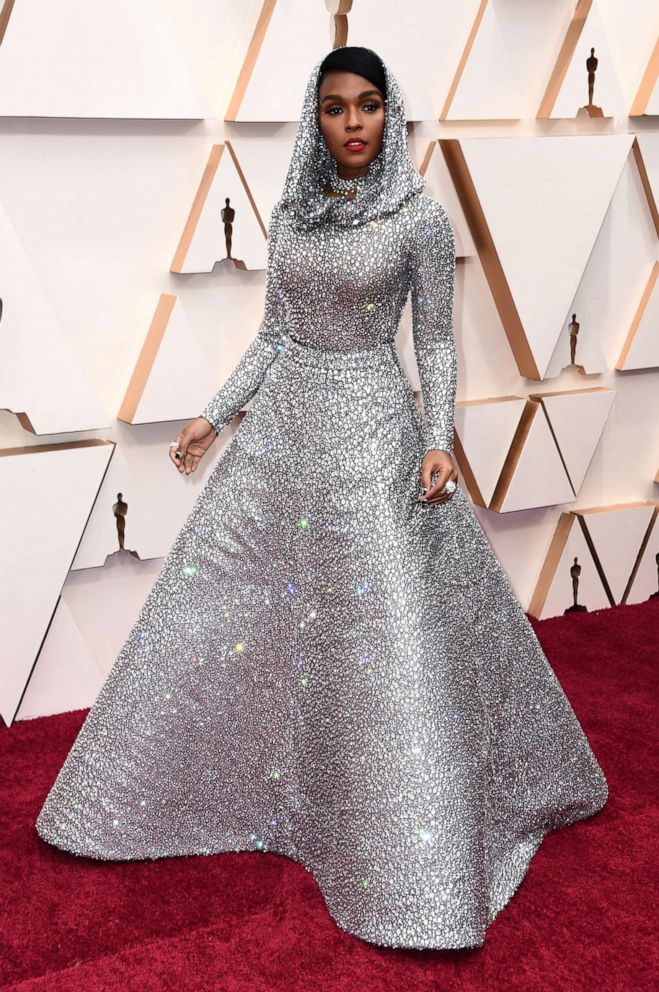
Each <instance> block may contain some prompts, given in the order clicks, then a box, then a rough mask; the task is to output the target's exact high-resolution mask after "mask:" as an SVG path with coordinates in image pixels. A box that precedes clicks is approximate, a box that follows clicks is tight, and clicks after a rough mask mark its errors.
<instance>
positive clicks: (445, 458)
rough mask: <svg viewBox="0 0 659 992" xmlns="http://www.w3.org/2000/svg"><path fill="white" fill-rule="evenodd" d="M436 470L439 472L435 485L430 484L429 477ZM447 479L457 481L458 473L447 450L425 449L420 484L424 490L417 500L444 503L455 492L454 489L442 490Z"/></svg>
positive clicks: (433, 504)
mask: <svg viewBox="0 0 659 992" xmlns="http://www.w3.org/2000/svg"><path fill="white" fill-rule="evenodd" d="M436 472H437V473H439V474H438V476H437V480H436V482H435V485H434V486H431V485H430V482H431V478H432V476H433V475H434V474H435V473H436ZM449 479H451V480H452V481H453V482H456V483H457V479H458V473H457V469H456V467H455V465H454V464H453V459H452V458H451V456H450V455H449V453H448V451H439V450H433V451H427V452H426V453H425V455H424V456H423V461H422V463H421V486H422V488H423V489H425V490H426V491H425V493H423V494H422V495H421V496H419V497H418V499H419V501H420V502H421V503H429V504H430V505H431V506H437V504H438V503H446V502H447V500H449V499H451V497H452V496H453V493H454V492H455V489H451V491H450V492H446V491H445V490H444V485H445V484H446V483H447V482H448V481H449Z"/></svg>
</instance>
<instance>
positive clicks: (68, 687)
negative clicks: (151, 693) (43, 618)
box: [16, 598, 105, 720]
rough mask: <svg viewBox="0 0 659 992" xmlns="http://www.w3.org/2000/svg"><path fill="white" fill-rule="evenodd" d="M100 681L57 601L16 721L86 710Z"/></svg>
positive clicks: (65, 609)
mask: <svg viewBox="0 0 659 992" xmlns="http://www.w3.org/2000/svg"><path fill="white" fill-rule="evenodd" d="M64 666H66V667H64ZM104 681H105V677H104V675H103V674H102V672H101V670H100V669H99V667H98V665H97V664H96V662H95V660H94V657H93V655H92V653H91V651H90V650H89V647H88V646H87V644H86V643H85V641H84V638H83V637H82V635H81V633H80V630H79V629H78V626H77V624H76V622H75V620H74V619H73V617H72V615H71V611H70V609H69V607H68V605H67V603H66V601H65V600H64V599H63V598H60V600H59V603H58V605H57V609H56V610H55V616H54V617H53V622H52V623H51V625H50V627H49V628H48V634H47V636H46V641H45V643H44V645H43V647H42V649H41V653H40V654H39V658H38V659H37V663H36V665H35V667H34V670H33V672H32V676H31V678H30V681H29V682H28V684H27V688H26V690H25V694H24V696H23V698H22V700H21V705H20V707H19V709H18V713H17V714H16V719H17V720H31V719H33V718H34V717H37V716H50V715H51V714H52V713H66V712H69V711H71V710H81V709H86V708H87V707H89V706H91V705H92V704H93V703H94V701H95V699H96V697H97V695H98V692H99V689H100V688H101V686H102V685H103V682H104Z"/></svg>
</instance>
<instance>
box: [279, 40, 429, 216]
mask: <svg viewBox="0 0 659 992" xmlns="http://www.w3.org/2000/svg"><path fill="white" fill-rule="evenodd" d="M339 47H346V46H339ZM368 51H370V52H372V53H373V55H375V56H376V57H377V58H379V59H380V62H381V63H382V66H383V69H384V73H385V78H386V83H387V95H386V99H385V122H384V131H383V135H382V148H381V149H380V151H379V152H378V154H377V155H376V157H375V158H374V159H373V160H372V162H370V164H369V167H368V171H367V172H366V173H365V174H364V175H363V176H359V177H357V178H356V179H354V180H347V181H346V180H342V179H340V177H339V175H338V171H337V161H336V159H335V158H334V156H333V155H331V154H330V152H329V149H328V147H327V145H326V143H325V139H324V137H323V134H322V132H321V130H320V127H319V124H318V76H319V73H320V66H321V64H322V62H323V59H320V60H319V61H318V62H317V64H316V65H315V66H314V68H313V70H312V72H311V75H310V76H309V81H308V82H307V87H306V91H305V95H304V100H303V103H302V111H301V113H300V123H299V126H298V129H297V134H296V136H295V143H294V146H293V155H292V158H291V163H290V165H289V168H288V173H287V176H286V180H285V183H284V189H283V192H282V196H281V200H280V203H281V205H282V206H283V208H284V209H286V210H287V211H288V212H289V214H291V215H292V216H293V219H294V223H295V225H296V226H297V227H298V228H310V227H314V226H316V225H317V224H320V223H322V222H324V221H325V220H328V221H331V222H333V223H335V224H339V225H341V226H353V225H356V224H364V223H366V222H368V221H371V220H376V219H378V218H379V217H382V216H384V215H386V214H389V213H391V212H392V211H394V210H397V209H398V207H399V206H400V205H401V203H403V202H404V201H405V200H407V199H409V197H411V196H413V195H414V194H416V193H420V192H421V191H422V190H423V189H424V187H425V185H426V180H425V179H424V177H423V176H421V175H420V173H419V172H418V171H417V170H416V169H415V167H414V164H413V162H412V159H411V157H410V152H409V147H408V143H407V126H406V121H407V115H406V112H405V104H404V101H403V96H402V93H401V91H400V87H399V85H398V82H397V80H396V77H395V76H394V74H393V73H392V71H391V69H390V68H389V66H388V65H386V63H385V62H384V61H383V59H382V58H381V57H380V56H379V55H377V53H376V52H373V50H372V49H368ZM324 57H325V56H323V58H324ZM328 183H330V184H331V185H333V186H334V188H335V189H337V188H341V185H342V186H343V188H346V187H348V188H353V187H354V188H355V189H356V191H357V192H356V195H355V197H354V198H353V199H352V200H347V199H345V198H344V197H334V196H325V194H324V189H325V186H326V185H327V184H328Z"/></svg>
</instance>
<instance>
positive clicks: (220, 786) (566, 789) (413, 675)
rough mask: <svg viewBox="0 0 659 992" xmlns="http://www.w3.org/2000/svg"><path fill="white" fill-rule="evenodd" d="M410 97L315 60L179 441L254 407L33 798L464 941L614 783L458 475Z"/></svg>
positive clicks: (452, 367) (422, 933)
mask: <svg viewBox="0 0 659 992" xmlns="http://www.w3.org/2000/svg"><path fill="white" fill-rule="evenodd" d="M405 120H406V118H405V110H404V106H403V101H402V98H401V94H400V91H399V88H398V85H397V83H396V80H395V78H394V77H393V75H392V74H391V72H390V70H389V69H388V67H387V66H386V65H384V64H383V63H382V62H381V60H380V59H379V58H378V56H377V55H376V54H375V53H374V52H372V51H371V50H370V49H363V48H353V47H350V48H348V47H343V48H338V49H335V50H334V51H332V52H331V53H330V54H329V55H328V56H327V58H325V59H324V60H323V61H322V62H321V63H319V64H318V65H316V67H315V68H314V70H313V72H312V74H311V77H310V79H309V83H308V86H307V90H306V95H305V98H304V103H303V107H302V114H301V119H300V124H299V129H298V133H297V137H296V141H295V147H294V152H293V158H292V161H291V164H290V168H289V171H288V175H287V177H286V183H285V187H284V191H283V195H282V198H281V200H280V201H279V202H278V204H277V205H276V207H275V208H274V211H273V214H272V219H271V222H270V229H269V245H268V250H269V261H268V279H267V290H266V304H265V313H264V317H263V322H262V325H261V328H260V330H259V332H258V334H257V336H256V338H255V339H254V341H252V343H251V345H250V346H249V348H248V349H247V351H246V353H245V355H244V356H243V358H242V359H241V361H240V362H239V364H238V366H237V367H236V369H235V371H234V372H233V374H232V375H231V376H230V377H229V379H228V381H227V382H226V383H225V384H224V385H223V386H222V388H221V389H220V390H219V391H218V393H217V394H216V395H215V396H214V397H213V398H212V399H211V401H210V402H209V404H208V406H207V407H206V408H205V409H204V411H203V416H202V417H200V418H197V419H196V420H194V421H192V423H191V424H189V425H188V426H187V427H186V428H185V430H183V431H182V432H181V434H179V436H178V438H177V442H175V447H176V449H177V451H176V454H178V455H179V456H180V457H179V463H180V467H179V470H180V471H185V472H191V471H194V470H195V469H196V467H197V464H198V461H199V458H200V457H201V456H202V455H203V452H204V451H205V450H206V449H207V448H208V447H209V445H210V444H211V443H212V441H213V439H214V438H215V436H216V433H217V432H219V431H220V430H221V429H222V428H223V427H224V426H225V425H226V424H228V423H229V422H230V421H231V419H232V418H233V417H234V416H235V415H236V413H237V412H238V411H239V410H240V409H241V408H242V407H243V406H244V404H245V403H246V402H247V401H248V400H249V399H250V398H251V397H254V402H253V404H252V408H251V409H250V410H249V412H248V413H247V414H246V416H245V417H244V419H243V421H242V422H241V424H240V426H239V427H238V429H237V430H236V432H235V435H234V438H233V441H232V443H231V445H230V446H229V447H228V448H227V450H226V451H225V452H224V453H223V455H222V457H221V458H220V459H219V460H218V462H217V464H216V466H215V468H214V469H213V471H212V473H211V475H210V478H209V480H208V482H207V484H206V486H205V487H204V489H203V491H202V492H201V494H200V496H199V498H198V500H197V502H196V504H195V506H194V508H193V510H192V512H191V513H190V515H189V517H188V519H187V520H186V522H185V524H184V526H183V528H182V530H181V532H180V534H179V535H178V537H177V539H176V541H175V543H174V546H173V548H172V550H171V551H170V553H169V555H168V556H167V558H166V559H165V562H164V565H163V567H162V570H161V572H160V575H159V576H158V579H157V580H156V582H155V584H154V586H153V588H152V590H151V592H150V594H149V596H148V598H147V600H146V602H145V604H144V606H143V608H142V611H141V613H140V615H139V617H138V619H137V621H136V623H135V625H134V627H133V628H132V630H131V632H130V635H129V637H128V639H127V641H126V643H125V645H124V647H123V648H122V650H121V652H120V653H119V656H118V658H117V660H116V662H115V665H114V666H113V668H112V670H111V672H110V674H109V676H108V678H107V680H106V682H105V684H104V685H103V687H102V689H101V691H100V693H99V695H98V698H97V701H96V703H95V704H94V706H93V707H92V708H91V710H90V712H89V714H88V716H87V718H86V720H85V723H84V724H83V726H82V728H81V730H80V733H79V735H78V737H77V739H76V741H75V743H74V745H73V747H72V749H71V751H70V753H69V755H68V757H67V759H66V761H65V762H64V764H63V766H62V768H61V770H60V772H59V775H58V777H57V780H56V781H55V783H54V785H53V787H52V789H51V791H50V793H49V795H48V797H47V799H46V801H45V803H44V805H43V809H42V810H41V812H40V814H39V817H38V820H37V823H36V826H37V830H38V832H39V834H40V836H41V837H42V838H43V839H44V840H47V841H49V842H50V843H52V844H56V845H57V846H58V847H61V848H63V849H65V850H68V851H71V852H73V853H74V854H79V855H88V856H90V857H93V858H103V859H114V860H120V859H134V858H160V857H167V856H172V855H183V854H212V853H216V852H220V851H226V850H260V851H273V852H277V853H280V854H284V855H287V856H288V857H290V858H293V859H295V860H297V861H299V862H300V863H301V864H303V865H304V866H305V867H306V868H307V869H308V870H309V871H310V872H312V873H313V875H314V877H315V879H316V880H317V882H318V884H319V886H320V889H321V891H322V893H323V896H324V898H325V901H326V904H327V907H328V910H329V912H330V914H331V915H332V917H333V918H334V919H335V920H336V922H337V923H338V924H339V926H341V927H342V928H343V929H345V930H347V931H349V932H351V933H353V934H355V935H357V936H359V937H361V938H363V939H365V940H367V941H370V942H372V943H376V944H381V945H389V946H395V947H418V948H424V947H425V948H429V947H445V948H448V947H453V948H457V947H468V946H480V945H481V944H483V942H484V939H485V932H486V930H487V927H488V926H489V924H490V923H491V921H492V920H493V919H494V917H495V916H496V914H497V913H498V912H499V911H500V910H501V909H502V908H503V906H505V904H506V903H507V902H508V900H509V899H510V898H511V896H512V895H513V893H514V892H515V890H516V889H517V887H518V886H519V884H520V882H521V881H522V879H523V878H524V875H525V874H526V871H527V869H528V865H529V862H530V860H531V858H532V856H533V854H534V853H535V851H536V850H537V848H538V846H539V845H540V843H541V841H542V838H543V837H544V836H545V834H546V833H547V832H549V831H550V830H552V829H555V828H557V827H563V826H566V825H567V824H570V823H573V822H574V821H576V820H580V819H583V818H585V817H588V816H591V815H592V814H593V813H595V812H596V811H597V810H599V809H600V808H601V807H602V806H603V805H604V804H605V802H606V799H607V783H606V780H605V778H604V775H603V773H602V770H601V768H600V766H599V765H598V763H597V761H596V759H595V757H594V755H593V753H592V751H591V749H590V746H589V744H588V741H587V739H586V737H585V735H584V733H583V731H582V729H581V727H580V725H579V723H578V721H577V718H576V716H575V714H574V712H573V710H572V708H571V706H570V704H569V702H568V700H567V698H566V696H565V694H564V693H563V691H562V689H561V686H560V684H559V683H558V681H557V679H556V677H555V675H554V674H553V671H552V669H551V668H550V667H549V664H548V662H547V660H546V658H545V656H544V654H543V652H542V650H541V647H540V644H539V642H538V640H537V638H536V636H535V634H534V632H533V629H532V627H531V625H530V624H529V622H528V620H527V618H526V615H525V613H524V611H523V610H522V607H521V606H520V604H519V602H518V600H517V599H516V597H515V595H514V593H513V591H512V589H511V587H510V584H509V582H508V580H507V577H506V574H505V572H504V571H503V569H502V567H501V565H500V564H499V562H498V561H497V559H496V558H495V556H494V554H493V552H492V550H491V548H490V545H489V543H488V541H487V539H486V538H485V535H484V533H483V531H482V529H481V527H480V525H479V523H478V520H477V518H476V517H475V515H474V513H473V510H472V509H471V505H470V504H469V501H468V499H467V497H466V496H465V495H464V493H463V491H462V489H461V488H460V487H459V486H458V487H456V485H455V480H456V476H457V473H456V470H455V466H454V463H453V458H452V455H453V408H454V399H455V381H456V360H455V349H454V342H453V333H452V305H453V282H454V272H455V247H454V239H453V232H452V228H451V225H450V223H449V220H448V218H447V215H446V212H445V210H444V208H443V207H442V206H441V205H440V204H439V203H437V202H436V201H434V200H432V199H430V198H429V197H427V196H425V195H424V194H423V193H422V190H423V188H424V180H423V179H422V177H421V176H420V175H419V174H418V172H417V171H416V170H415V169H414V167H413V165H412V162H411V159H410V156H409V151H408V147H407V133H406V125H405ZM355 139H361V143H360V142H358V141H355ZM351 145H352V146H353V147H354V149H355V150H351ZM410 291H411V295H412V316H413V337H414V348H415V353H416V359H417V364H418V368H419V376H420V380H421V385H422V396H423V406H424V415H423V419H422V418H421V415H420V413H419V411H418V408H417V406H416V403H415V400H414V396H413V393H412V390H411V388H410V386H409V384H408V383H407V380H406V379H405V376H404V374H403V371H402V369H401V367H400V365H399V362H398V360H397V357H396V351H395V349H394V337H395V334H396V329H397V327H398V322H399V319H400V315H401V311H402V309H403V306H404V304H405V300H406V298H407V295H408V293H409V292H410ZM176 454H173V455H172V457H173V459H174V458H176ZM434 476H436V479H435V481H434V484H433V481H432V480H433V477H434ZM424 491H425V496H424V495H422V493H423V492H424Z"/></svg>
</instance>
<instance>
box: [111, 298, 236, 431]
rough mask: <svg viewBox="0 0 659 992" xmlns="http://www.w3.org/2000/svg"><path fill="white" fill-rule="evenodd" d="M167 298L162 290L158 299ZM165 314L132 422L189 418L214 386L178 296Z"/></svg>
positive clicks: (208, 365) (211, 391) (213, 377)
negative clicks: (162, 330) (162, 328)
mask: <svg viewBox="0 0 659 992" xmlns="http://www.w3.org/2000/svg"><path fill="white" fill-rule="evenodd" d="M163 298H167V301H168V302H169V301H170V300H171V296H170V294H162V296H161V300H163ZM165 309H166V313H167V314H168V315H169V318H168V320H167V323H166V325H165V327H164V333H163V335H162V339H161V340H160V345H159V347H158V350H157V352H156V354H155V356H153V362H152V364H151V365H150V368H148V369H147V372H148V378H147V380H146V382H145V383H144V386H143V388H142V390H141V393H140V396H139V400H138V403H137V408H136V410H135V412H134V414H133V416H132V419H131V421H130V422H131V423H132V424H147V423H155V422H158V421H169V420H186V419H187V420H192V419H194V418H195V417H198V416H199V411H200V410H201V409H202V408H203V407H204V405H205V404H206V402H207V401H208V397H209V396H211V395H212V393H213V392H214V390H215V389H216V388H217V387H216V383H215V376H214V375H213V373H212V371H211V368H210V363H209V361H208V355H207V354H206V352H205V351H204V349H203V348H202V346H201V343H200V341H199V339H198V337H197V335H196V333H195V331H194V329H193V328H192V326H191V324H190V321H189V319H188V315H187V314H186V312H185V310H184V309H183V304H182V303H181V300H180V298H179V297H175V298H174V299H173V306H171V307H170V306H169V305H168V306H167V307H166V308H165Z"/></svg>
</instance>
